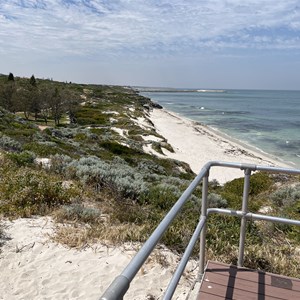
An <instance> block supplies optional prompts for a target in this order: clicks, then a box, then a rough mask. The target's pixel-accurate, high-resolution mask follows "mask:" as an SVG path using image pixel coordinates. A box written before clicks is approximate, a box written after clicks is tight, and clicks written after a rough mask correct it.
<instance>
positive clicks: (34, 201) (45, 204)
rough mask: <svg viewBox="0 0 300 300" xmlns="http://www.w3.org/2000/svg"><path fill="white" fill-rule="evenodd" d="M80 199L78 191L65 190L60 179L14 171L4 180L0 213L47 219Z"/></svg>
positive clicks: (25, 170) (26, 170)
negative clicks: (49, 215)
mask: <svg viewBox="0 0 300 300" xmlns="http://www.w3.org/2000/svg"><path fill="white" fill-rule="evenodd" d="M78 195H79V191H78V190H77V189H76V188H75V187H72V188H68V189H67V188H64V187H63V185H62V181H61V180H60V178H58V177H56V176H53V175H48V174H47V173H46V172H45V171H43V170H32V169H29V168H27V167H22V168H18V169H11V170H8V171H7V172H6V174H5V176H4V177H1V178H0V203H1V206H0V212H2V213H4V214H5V215H9V216H21V217H29V216H31V215H34V214H40V215H45V214H47V213H49V212H51V211H52V210H53V209H54V208H56V207H58V206H60V205H62V204H67V203H71V201H72V200H73V198H74V197H76V196H78Z"/></svg>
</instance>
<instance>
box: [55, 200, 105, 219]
mask: <svg viewBox="0 0 300 300" xmlns="http://www.w3.org/2000/svg"><path fill="white" fill-rule="evenodd" d="M100 216H101V212H100V210H99V209H97V208H94V207H85V206H84V205H83V204H81V203H71V204H70V205H63V206H62V207H61V208H60V209H59V210H58V211H57V212H56V219H57V220H58V221H60V222H62V221H65V220H68V221H74V222H81V223H88V224H98V223H101V219H100Z"/></svg>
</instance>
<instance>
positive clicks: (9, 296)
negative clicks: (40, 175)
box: [0, 217, 196, 300]
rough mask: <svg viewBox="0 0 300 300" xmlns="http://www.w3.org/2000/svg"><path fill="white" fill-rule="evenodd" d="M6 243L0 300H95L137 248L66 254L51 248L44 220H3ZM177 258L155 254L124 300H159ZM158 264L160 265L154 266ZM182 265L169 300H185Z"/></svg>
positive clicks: (188, 279) (0, 258)
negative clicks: (176, 287) (178, 283)
mask: <svg viewBox="0 0 300 300" xmlns="http://www.w3.org/2000/svg"><path fill="white" fill-rule="evenodd" d="M3 224H4V226H5V233H6V240H5V241H1V242H4V245H3V246H2V247H1V253H0V269H1V272H0V299H3V300H21V299H24V300H25V299H38V300H42V299H49V300H51V299H53V300H54V299H55V300H60V299H74V300H75V299H82V300H83V299H85V300H92V299H93V300H96V299H99V298H100V296H101V295H102V293H103V291H104V290H105V289H106V288H107V287H108V286H109V284H110V283H111V281H112V280H113V279H114V278H115V276H117V275H119V274H120V273H121V272H122V270H123V269H124V267H125V266H126V265H127V264H128V262H129V261H130V259H131V258H132V257H133V256H134V254H135V253H136V250H137V249H138V248H139V245H133V244H125V245H122V246H119V247H113V246H108V245H105V244H93V245H90V246H87V247H85V248H84V249H80V250H76V249H70V248H67V247H65V246H63V245H60V244H57V243H54V242H53V241H52V240H51V236H53V234H55V228H56V225H55V224H54V222H53V220H52V219H51V218H50V217H37V218H27V219H22V218H21V219H17V220H15V221H5V222H4V223H3ZM178 259H179V257H178V256H177V255H175V254H173V253H172V252H171V251H169V250H168V249H165V248H161V249H159V251H157V252H156V254H154V255H153V256H152V257H150V258H149V260H148V261H147V263H146V264H145V265H144V266H143V267H142V269H141V270H140V271H139V273H138V275H137V277H136V278H135V279H134V281H133V282H132V284H131V286H130V289H129V291H128V293H127V294H126V296H125V298H124V299H128V300H129V299H130V300H143V299H145V300H146V299H160V298H161V297H162V294H163V291H164V289H165V288H166V286H167V284H168V283H169V280H170V278H171V274H172V272H174V268H175V265H176V262H178ZM159 260H160V261H163V264H160V263H158V261H159ZM195 269H196V263H195V262H191V263H190V264H189V265H188V268H187V271H186V272H185V276H184V277H183V278H182V280H181V282H180V285H179V286H178V289H177V292H176V294H175V296H174V299H182V300H183V299H185V298H186V296H187V293H188V291H189V289H190V287H191V285H192V282H193V280H194V278H195V275H196V270H195ZM151 297H152V298H151Z"/></svg>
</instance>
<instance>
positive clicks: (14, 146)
mask: <svg viewBox="0 0 300 300" xmlns="http://www.w3.org/2000/svg"><path fill="white" fill-rule="evenodd" d="M0 148H2V149H3V150H6V151H13V152H20V151H22V145H21V144H20V143H19V142H18V141H16V140H14V139H12V138H10V137H9V136H7V135H4V134H2V133H0Z"/></svg>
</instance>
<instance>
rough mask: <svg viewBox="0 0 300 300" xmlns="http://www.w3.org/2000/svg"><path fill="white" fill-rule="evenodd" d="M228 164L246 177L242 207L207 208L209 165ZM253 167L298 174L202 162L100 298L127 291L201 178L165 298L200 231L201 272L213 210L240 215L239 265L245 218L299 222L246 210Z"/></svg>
mask: <svg viewBox="0 0 300 300" xmlns="http://www.w3.org/2000/svg"><path fill="white" fill-rule="evenodd" d="M215 166H218V167H227V168H236V169H241V170H244V173H245V180H244V191H243V202H242V210H241V211H235V210H229V209H220V208H208V203H207V195H208V177H209V171H210V169H211V167H215ZM253 171H264V172H269V173H284V174H294V175H300V170H297V169H291V168H277V167H268V166H258V165H252V164H243V163H229V162H222V161H211V162H208V163H207V164H205V165H204V167H203V168H202V169H201V171H200V172H199V174H198V175H197V176H196V178H195V179H194V180H193V181H192V183H191V184H190V185H189V187H188V188H187V189H186V190H185V192H184V193H183V194H182V196H181V197H180V198H179V199H178V201H177V202H176V203H175V204H174V206H173V207H172V208H171V210H170V211H169V212H168V213H167V215H166V216H165V217H164V219H163V220H162V221H161V223H160V224H159V225H158V227H157V228H156V229H155V231H154V232H153V233H152V234H151V236H150V237H149V239H148V240H147V241H146V242H145V244H144V245H143V246H142V248H141V249H140V250H139V251H138V253H137V254H136V255H135V256H134V258H133V259H132V260H131V261H130V263H129V264H128V265H127V267H126V268H125V269H124V271H123V272H122V273H121V274H120V275H119V276H117V277H116V278H115V280H114V281H113V282H112V283H111V285H110V286H109V287H108V288H107V290H106V291H105V292H104V294H103V295H102V296H101V298H100V300H121V299H123V296H124V295H125V293H126V292H127V290H128V289H129V286H130V282H131V281H132V280H133V278H134V277H135V275H136V274H137V272H138V271H139V269H140V268H141V266H142V265H143V264H144V262H145V261H146V259H147V258H148V257H149V255H150V254H151V252H152V251H153V249H154V248H155V246H156V245H157V243H158V241H159V240H160V238H161V237H162V235H163V234H164V233H165V231H166V230H167V229H168V227H169V226H170V224H171V223H172V221H173V220H174V219H175V217H176V216H177V214H178V213H179V212H180V210H181V209H182V207H183V205H184V204H185V203H186V202H187V200H188V199H189V197H190V196H191V194H192V193H193V191H194V190H195V189H196V187H197V186H198V185H199V184H200V182H201V180H203V185H202V208H201V216H200V220H199V223H198V225H197V227H196V229H195V231H194V233H193V235H192V238H191V240H190V242H189V244H188V246H187V248H186V250H185V252H184V254H183V256H182V259H181V261H180V262H179V264H178V266H177V269H176V271H175V273H174V275H173V277H172V279H171V281H170V283H169V285H168V287H167V289H166V292H165V294H164V298H163V299H164V300H167V299H171V298H172V296H173V294H174V292H175V289H176V287H177V284H178V282H179V280H180V277H181V276H182V273H183V271H184V268H185V266H186V264H187V262H188V260H189V258H190V256H191V253H192V250H193V247H194V245H195V244H196V242H197V240H198V237H199V235H200V257H199V272H200V274H203V273H204V266H205V240H206V221H207V217H208V215H210V214H212V213H220V214H226V215H231V216H237V217H240V218H241V219H242V221H241V229H240V243H239V257H238V266H243V262H244V246H245V236H246V223H247V220H248V219H255V220H265V221H270V222H279V223H285V224H291V225H298V226H300V221H298V220H289V219H284V218H279V217H273V216H266V215H260V214H253V213H251V212H248V197H249V187H250V176H251V172H253Z"/></svg>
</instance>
